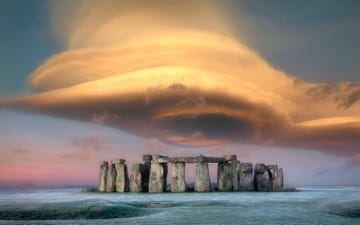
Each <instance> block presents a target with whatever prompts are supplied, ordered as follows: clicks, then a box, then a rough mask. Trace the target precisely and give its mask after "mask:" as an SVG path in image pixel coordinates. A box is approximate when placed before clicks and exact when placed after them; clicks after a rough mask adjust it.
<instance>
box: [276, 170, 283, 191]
mask: <svg viewBox="0 0 360 225" xmlns="http://www.w3.org/2000/svg"><path fill="white" fill-rule="evenodd" d="M276 183H277V184H276V185H277V188H278V190H279V191H282V190H283V189H284V174H283V170H282V168H280V169H279V170H278V179H277V181H276Z"/></svg>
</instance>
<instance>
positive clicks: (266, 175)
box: [263, 170, 272, 191]
mask: <svg viewBox="0 0 360 225" xmlns="http://www.w3.org/2000/svg"><path fill="white" fill-rule="evenodd" d="M263 179H264V189H263V191H272V182H271V176H270V171H269V170H266V171H265V172H264V174H263Z"/></svg>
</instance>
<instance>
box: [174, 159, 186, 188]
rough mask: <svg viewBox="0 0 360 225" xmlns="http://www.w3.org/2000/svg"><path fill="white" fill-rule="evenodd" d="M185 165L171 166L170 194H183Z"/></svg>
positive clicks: (179, 163) (180, 163)
mask: <svg viewBox="0 0 360 225" xmlns="http://www.w3.org/2000/svg"><path fill="white" fill-rule="evenodd" d="M185 191H186V183H185V163H183V162H177V163H172V165H171V192H185Z"/></svg>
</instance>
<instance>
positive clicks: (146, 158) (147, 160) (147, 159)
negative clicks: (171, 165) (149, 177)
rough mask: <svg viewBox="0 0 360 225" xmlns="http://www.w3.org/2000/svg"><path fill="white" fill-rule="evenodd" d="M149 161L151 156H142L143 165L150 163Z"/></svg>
mask: <svg viewBox="0 0 360 225" xmlns="http://www.w3.org/2000/svg"><path fill="white" fill-rule="evenodd" d="M151 160H152V155H143V161H144V162H145V163H147V162H148V163H151Z"/></svg>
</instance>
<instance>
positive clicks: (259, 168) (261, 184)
mask: <svg viewBox="0 0 360 225" xmlns="http://www.w3.org/2000/svg"><path fill="white" fill-rule="evenodd" d="M265 171H266V166H265V165H264V164H261V163H257V164H256V165H255V177H254V185H255V190H256V191H265V180H264V173H265Z"/></svg>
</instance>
